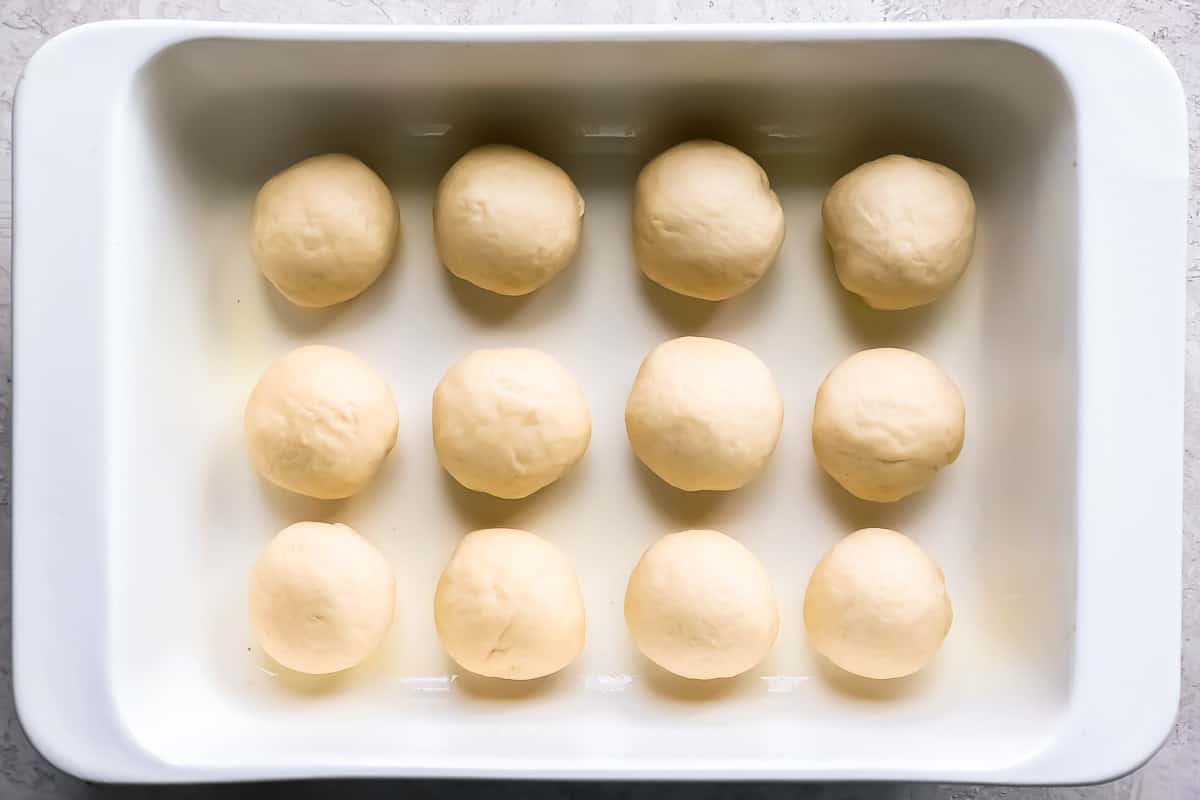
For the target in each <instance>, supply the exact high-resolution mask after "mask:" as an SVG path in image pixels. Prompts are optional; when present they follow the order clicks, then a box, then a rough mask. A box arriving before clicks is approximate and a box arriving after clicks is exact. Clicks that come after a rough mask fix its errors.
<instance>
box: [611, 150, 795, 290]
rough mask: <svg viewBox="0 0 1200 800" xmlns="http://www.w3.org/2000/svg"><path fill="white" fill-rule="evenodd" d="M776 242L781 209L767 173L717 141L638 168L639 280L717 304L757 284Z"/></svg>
mask: <svg viewBox="0 0 1200 800" xmlns="http://www.w3.org/2000/svg"><path fill="white" fill-rule="evenodd" d="M781 244H783V209H782V208H780V206H779V198H777V197H776V196H775V192H773V191H771V183H770V181H769V180H768V179H767V173H766V172H764V171H763V169H762V167H760V166H759V165H758V163H757V162H756V161H755V160H754V159H753V158H751V157H750V156H748V155H746V154H745V153H743V152H742V151H741V150H738V149H737V148H736V147H730V146H729V145H727V144H722V143H721V142H713V141H710V140H707V139H697V140H695V141H691V142H684V143H683V144H679V145H676V146H675V147H672V148H671V149H670V150H667V151H666V152H665V153H662V154H661V155H659V156H658V157H657V158H655V159H654V160H653V161H651V162H650V163H649V164H647V165H646V166H645V167H644V168H643V169H642V172H641V174H640V175H638V179H637V187H636V188H635V190H634V197H633V249H634V254H635V256H636V258H637V262H638V266H639V267H641V269H642V272H644V273H646V277H647V278H649V279H650V280H652V281H654V282H655V283H657V284H659V285H661V286H664V287H666V288H667V289H670V290H671V291H673V292H678V293H679V294H684V295H687V296H688V297H697V298H699V299H701V300H725V299H728V298H730V297H734V296H735V295H739V294H741V293H742V292H744V291H746V290H747V289H749V288H750V287H751V286H753V285H754V284H756V283H758V280H759V278H761V277H762V276H763V275H764V274H766V272H767V270H768V269H770V268H771V264H772V262H774V261H775V255H776V254H777V253H778V252H779V246H780V245H781Z"/></svg>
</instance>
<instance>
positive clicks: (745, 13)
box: [0, 0, 1200, 800]
mask: <svg viewBox="0 0 1200 800" xmlns="http://www.w3.org/2000/svg"><path fill="white" fill-rule="evenodd" d="M137 17H142V18H172V19H181V18H188V19H215V20H230V21H233V20H243V21H262V22H319V23H376V24H379V23H388V24H398V25H400V24H406V23H439V24H496V23H581V22H593V23H600V22H604V23H629V22H636V23H662V22H768V21H774V22H809V21H820V22H843V21H878V20H888V21H900V20H904V21H914V20H936V19H981V18H1003V17H1089V18H1096V19H1104V20H1111V21H1114V22H1119V23H1122V24H1124V25H1128V26H1130V27H1132V28H1135V29H1136V30H1138V31H1140V32H1142V33H1143V34H1145V35H1146V36H1148V37H1150V38H1151V39H1152V40H1153V41H1154V42H1155V43H1156V44H1157V45H1158V46H1159V47H1160V48H1162V50H1163V51H1164V52H1165V53H1166V55H1167V57H1168V58H1169V59H1170V60H1171V62H1172V64H1173V65H1174V66H1175V69H1176V70H1177V71H1178V73H1179V75H1180V77H1181V79H1182V80H1183V83H1184V86H1185V89H1186V91H1187V102H1188V110H1189V122H1190V131H1191V139H1190V150H1191V156H1192V158H1191V164H1192V166H1191V176H1192V178H1191V188H1192V192H1191V193H1192V199H1191V202H1190V208H1189V223H1190V224H1189V230H1188V236H1189V243H1190V245H1191V252H1190V256H1189V257H1190V261H1189V267H1188V296H1187V311H1188V377H1187V398H1186V403H1187V422H1188V424H1187V430H1186V442H1185V444H1186V452H1187V455H1186V463H1185V470H1184V542H1183V547H1184V571H1185V574H1184V598H1183V601H1184V632H1183V633H1184V645H1183V647H1184V664H1183V684H1182V697H1181V704H1180V712H1179V719H1178V722H1177V724H1176V727H1175V730H1174V732H1173V733H1172V735H1171V737H1170V738H1169V739H1168V741H1167V744H1166V746H1165V747H1164V748H1163V750H1162V751H1161V752H1160V753H1159V754H1158V755H1157V756H1155V758H1154V759H1153V760H1152V761H1151V762H1150V763H1149V764H1148V765H1147V766H1146V767H1144V768H1143V769H1142V770H1140V771H1138V772H1137V773H1135V774H1133V775H1131V776H1129V777H1127V778H1124V779H1122V780H1119V781H1116V782H1114V783H1111V784H1106V785H1104V786H1099V787H1091V788H1068V789H1004V788H1000V787H991V788H988V787H971V786H882V785H877V786H840V787H819V786H800V787H797V786H790V785H779V786H763V785H749V786H743V787H737V788H736V789H733V788H731V787H727V786H726V787H721V786H705V785H691V786H675V787H652V786H648V785H641V786H638V785H632V784H599V785H591V786H586V787H585V786H578V785H577V786H572V787H566V786H564V785H559V784H532V785H531V784H510V785H503V786H501V785H496V784H486V783H441V784H434V783H427V782H421V783H419V784H412V785H406V786H405V787H404V788H400V789H398V788H397V787H396V786H394V785H391V784H383V783H362V782H359V783H351V784H346V785H344V786H338V787H336V788H335V787H334V786H332V785H331V784H329V783H320V784H311V783H310V784H302V785H299V786H295V785H293V787H292V788H291V789H290V790H289V794H294V795H296V796H299V797H309V796H311V797H324V796H328V795H330V794H333V793H336V794H338V795H352V796H355V797H357V796H369V797H375V796H378V797H384V796H388V797H391V796H395V795H396V793H397V792H398V791H400V792H405V793H406V794H407V793H416V794H419V795H421V796H437V797H447V798H451V797H452V798H459V797H465V796H469V795H473V794H480V795H486V796H489V797H514V798H516V797H532V796H541V797H551V796H555V797H557V796H562V795H566V794H568V793H570V794H579V795H583V796H586V797H589V798H594V799H595V800H599V799H600V798H602V797H603V798H607V797H623V798H624V797H628V798H633V797H641V796H645V797H655V798H660V797H662V796H664V795H674V796H679V797H689V798H690V797H713V798H716V797H725V796H729V795H731V794H736V795H739V796H746V797H751V798H756V800H771V799H772V798H776V797H778V798H783V797H797V796H798V797H803V798H813V800H816V798H822V799H828V800H834V799H835V798H836V799H837V800H850V798H856V799H858V800H876V799H879V798H896V799H897V800H934V799H935V798H937V799H938V800H968V798H1009V799H1010V800H1018V799H1019V798H1030V799H1031V800H1032V798H1038V799H1039V800H1066V799H1067V798H1085V797H1086V798H1103V799H1105V800H1116V799H1117V798H1146V800H1185V798H1188V799H1190V798H1198V797H1200V740H1198V738H1197V737H1198V732H1197V727H1200V707H1198V706H1197V703H1198V701H1200V649H1198V647H1200V646H1198V644H1197V641H1196V640H1197V636H1198V635H1200V594H1198V589H1200V556H1198V553H1200V485H1198V484H1197V477H1198V475H1197V471H1196V468H1195V461H1194V459H1193V451H1194V449H1195V448H1196V447H1198V446H1200V432H1198V431H1197V429H1196V425H1195V423H1196V422H1197V421H1198V420H1200V416H1198V414H1197V412H1198V411H1200V399H1198V396H1197V391H1196V390H1197V389H1198V388H1200V378H1198V377H1197V376H1198V373H1197V367H1198V366H1200V360H1198V359H1200V330H1198V328H1197V325H1198V324H1200V293H1198V292H1197V288H1200V247H1198V245H1200V168H1198V166H1197V162H1198V161H1200V133H1198V129H1200V0H947V2H942V3H939V2H936V0H810V2H799V1H798V0H490V2H488V1H486V0H485V1H484V2H470V1H469V0H441V1H439V0H244V1H243V2H238V0H141V1H140V2H137V1H135V0H4V2H3V4H2V6H0V368H2V369H3V375H4V381H3V383H0V410H2V412H3V413H2V415H0V532H2V535H3V536H4V537H5V538H7V537H8V534H9V532H10V528H11V516H10V513H9V496H10V495H9V475H8V469H9V449H10V446H11V437H10V433H9V419H10V415H9V413H8V410H9V408H10V397H11V386H12V367H11V361H12V359H11V352H12V348H11V344H12V343H11V332H10V315H11V308H10V306H9V294H10V293H9V286H8V284H9V280H10V267H11V248H10V238H11V221H12V211H13V209H12V206H11V203H10V196H11V191H10V189H11V180H12V166H11V159H10V155H11V152H12V120H11V111H12V102H13V94H14V90H15V86H16V83H17V80H18V77H19V75H20V73H21V70H22V68H23V67H24V64H25V61H26V60H27V59H28V58H29V56H30V55H32V54H33V52H34V51H35V50H36V49H37V48H38V47H39V46H41V44H42V43H44V42H45V41H46V40H47V39H48V38H49V37H51V36H53V35H55V34H57V33H59V32H61V31H64V30H67V29H68V28H72V27H74V26H76V25H80V24H83V23H86V22H91V21H94V20H101V19H122V18H137ZM8 560H9V548H8V547H7V546H3V547H0V674H2V675H3V676H4V679H5V684H6V685H5V687H4V689H3V691H0V719H2V721H3V727H2V728H0V797H3V798H5V799H6V800H26V799H27V798H49V797H67V798H92V797H102V796H103V797H120V798H124V797H151V796H155V797H157V796H159V794H158V790H155V789H127V790H121V789H109V788H99V787H95V786H91V785H88V784H84V783H82V782H80V781H78V780H76V779H74V778H72V777H69V776H67V775H64V774H63V773H61V772H59V771H58V770H56V769H55V768H54V767H52V766H50V765H49V764H48V763H46V761H45V760H44V759H42V758H41V757H40V756H39V755H38V754H37V753H36V752H35V751H34V750H33V748H32V747H31V746H30V744H29V742H28V741H27V740H26V739H25V737H24V734H23V733H22V732H21V729H20V726H19V724H18V722H17V720H16V714H15V710H14V708H13V701H12V691H11V668H10V664H11V631H10V628H11V622H10V608H9V606H10V602H11V601H10V592H9V586H8V582H9V564H8ZM257 794H258V792H257V791H254V790H252V789H250V788H247V787H240V788H239V787H222V788H220V789H213V790H209V789H197V788H193V789H187V788H182V789H179V790H174V791H170V792H168V795H169V796H172V797H173V796H184V797H211V796H217V797H243V796H253V795H257ZM270 794H273V793H272V792H270V791H269V790H265V791H264V795H268V796H269V795H270Z"/></svg>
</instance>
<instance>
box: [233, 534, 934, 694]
mask: <svg viewBox="0 0 1200 800" xmlns="http://www.w3.org/2000/svg"><path fill="white" fill-rule="evenodd" d="M395 584H396V581H395V576H394V574H393V572H392V570H391V568H390V566H389V565H388V563H387V560H386V559H385V558H384V556H383V555H382V554H381V553H380V552H379V551H378V550H377V549H376V548H375V547H374V546H373V545H372V544H371V543H370V542H368V541H367V540H366V539H365V538H363V537H362V536H360V535H359V534H358V533H357V532H355V531H354V530H353V529H352V528H350V527H348V526H346V525H337V524H334V525H330V524H326V523H321V522H300V523H297V524H295V525H292V526H290V527H288V528H285V529H284V530H283V531H282V532H280V533H279V534H278V535H276V536H275V538H274V539H273V540H272V541H271V542H270V544H268V545H267V547H266V549H265V550H264V551H263V553H262V555H261V556H260V557H259V558H258V560H257V562H256V563H255V565H254V568H253V570H252V572H251V575H250V592H249V615H250V623H251V629H252V631H253V633H254V636H255V638H256V639H257V641H258V642H259V644H260V646H261V647H262V648H263V649H264V650H265V651H266V652H267V654H268V655H270V656H271V657H272V658H274V659H275V660H276V661H278V662H279V663H280V664H282V665H283V666H285V667H287V668H289V669H292V670H296V671H298V672H305V673H310V674H326V673H331V672H338V671H340V670H344V669H348V668H350V667H353V666H355V665H356V664H358V663H360V662H361V661H362V660H363V659H365V658H366V657H367V656H369V655H370V654H371V652H372V651H373V650H375V648H376V647H378V646H379V644H380V643H381V642H382V641H383V639H384V637H385V636H386V635H387V632H388V630H389V629H390V627H391V624H392V618H393V614H394V609H395V602H396V599H395V593H396V588H395ZM952 618H953V613H952V611H951V607H950V599H949V597H948V596H947V594H946V586H945V580H944V578H943V576H942V571H941V569H939V568H938V565H937V564H936V563H934V561H933V560H932V559H930V558H929V556H927V555H926V554H925V552H924V551H923V550H922V549H921V548H920V547H919V546H918V545H917V544H916V543H914V542H913V541H912V540H911V539H909V538H908V537H906V536H904V535H902V534H900V533H897V532H896V531H891V530H884V529H881V528H869V529H864V530H860V531H856V532H854V533H852V534H850V535H849V536H847V537H846V538H845V539H843V540H842V541H840V542H838V543H837V544H836V545H834V546H833V547H832V548H831V549H830V550H829V551H828V552H827V553H826V554H825V555H824V557H822V559H821V560H820V562H819V563H818V564H817V566H816V568H815V569H814V570H813V573H812V576H811V577H810V578H809V582H808V588H807V590H806V591H805V595H804V625H805V628H806V630H807V631H808V636H809V640H810V641H811V642H812V645H813V647H814V648H815V649H816V650H817V651H818V652H819V653H821V654H822V655H823V656H825V657H826V658H828V659H829V660H830V661H832V662H833V663H834V664H836V665H837V666H839V667H841V668H842V669H844V670H846V671H848V672H851V673H854V674H857V675H861V676H864V677H867V678H875V679H888V678H898V677H902V676H904V675H909V674H912V673H914V672H916V671H917V670H919V669H921V668H922V667H924V666H925V665H926V664H927V663H928V662H929V661H930V660H931V659H932V658H933V657H934V655H935V654H936V653H937V651H938V649H939V648H940V647H941V644H942V641H943V639H944V638H945V636H946V634H947V633H948V631H949V629H950V624H951V621H952ZM625 622H626V625H627V627H628V629H629V633H630V635H631V637H632V638H633V641H634V643H635V644H636V645H637V647H638V649H639V650H640V651H641V652H642V654H643V655H645V656H646V657H647V658H649V659H650V660H651V661H653V662H654V663H655V664H657V665H659V666H660V667H662V668H663V669H665V670H667V671H669V672H672V673H674V674H676V675H679V676H681V677H684V678H692V679H700V680H707V679H713V678H728V677H732V676H735V675H739V674H741V673H743V672H745V671H747V670H749V669H751V668H753V667H754V666H755V665H756V664H758V663H759V662H761V661H762V660H763V658H765V657H766V655H767V653H768V652H769V651H770V650H771V648H772V646H773V645H774V644H775V639H776V636H777V635H778V633H779V604H778V601H777V600H776V597H775V593H774V591H773V590H772V588H771V584H770V581H769V579H768V577H767V573H766V571H765V570H764V569H763V567H762V564H761V563H760V562H759V560H758V559H757V558H756V557H755V556H754V554H753V553H751V552H750V551H749V550H748V549H746V548H745V547H744V546H742V545H741V544H739V543H738V542H737V541H735V540H734V539H732V538H730V537H729V536H726V535H725V534H723V533H719V532H717V531H711V530H689V531H682V532H680V533H673V534H669V535H667V536H664V537H662V538H661V539H659V540H658V541H657V542H656V543H655V544H653V545H652V546H651V547H650V548H649V549H647V550H646V552H645V553H644V554H643V555H642V557H641V560H640V561H638V563H637V565H636V566H635V567H634V568H633V572H632V573H631V574H630V576H629V582H628V585H627V588H626V591H625ZM434 624H435V626H436V628H437V634H438V638H439V640H440V641H441V644H442V647H443V648H444V649H445V651H446V653H447V654H448V655H449V656H450V657H451V658H452V659H453V660H454V661H455V662H456V663H457V664H458V665H459V666H461V667H462V668H463V669H466V670H468V671H470V672H473V673H476V674H479V675H484V676H487V677H493V678H506V679H510V680H528V679H532V678H539V677H543V676H545V675H549V674H551V673H554V672H557V671H559V670H560V669H562V668H563V667H566V666H567V665H568V664H570V663H571V661H573V660H574V659H575V657H576V656H578V655H579V653H580V652H581V651H582V650H583V645H584V639H585V630H586V621H585V613H584V606H583V596H582V594H581V592H580V588H579V580H578V578H577V577H576V575H575V571H574V569H573V568H572V566H571V564H570V562H569V561H568V560H567V558H566V556H565V555H563V553H562V552H561V551H560V550H559V549H558V548H557V547H555V546H554V545H553V544H551V543H550V542H548V541H546V540H545V539H542V538H541V537H539V536H536V535H534V534H532V533H528V532H526V531H519V530H512V529H500V528H493V529H488V530H479V531H474V532H472V533H469V534H467V535H466V537H464V538H463V540H462V542H461V543H460V544H459V546H458V548H457V549H456V550H455V552H454V554H453V555H452V556H451V558H450V561H449V563H447V565H446V567H445V569H444V570H443V572H442V574H441V577H440V578H439V580H438V583H437V589H436V591H435V594H434Z"/></svg>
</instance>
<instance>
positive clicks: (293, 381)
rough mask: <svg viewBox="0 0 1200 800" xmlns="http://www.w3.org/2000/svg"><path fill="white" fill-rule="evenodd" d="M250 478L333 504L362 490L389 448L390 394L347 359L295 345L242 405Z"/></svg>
mask: <svg viewBox="0 0 1200 800" xmlns="http://www.w3.org/2000/svg"><path fill="white" fill-rule="evenodd" d="M244 424H245V431H246V446H247V448H248V449H249V451H250V460H251V461H252V462H253V463H254V468H255V469H256V470H258V473H259V474H260V475H262V476H263V477H264V478H266V479H267V480H268V481H270V482H271V483H273V484H275V485H276V486H279V487H282V488H284V489H287V490H288V491H292V492H297V493H298V494H304V495H308V496H309V497H318V498H321V499H323V500H335V499H338V498H342V497H349V496H350V495H352V494H354V493H355V492H357V491H358V490H359V489H362V488H363V487H364V486H366V485H367V483H368V482H369V481H370V480H371V478H372V477H373V476H374V475H375V473H376V472H377V471H378V470H379V467H380V465H381V464H383V460H384V459H385V458H386V457H387V454H388V453H390V452H391V451H392V448H393V447H394V446H395V444H396V431H397V429H398V427H399V420H398V418H397V414H396V400H395V398H393V397H392V390H391V389H389V388H388V386H387V384H386V383H384V382H383V380H382V379H380V377H379V376H378V375H377V374H376V373H375V371H374V370H373V369H371V367H370V365H368V364H367V362H365V361H363V360H362V359H361V358H359V357H358V356H356V355H354V354H353V353H349V352H347V351H345V350H339V349H338V348H336V347H326V346H324V345H312V346H309V347H300V348H297V349H295V350H293V351H292V352H290V353H288V354H287V355H285V356H283V357H282V358H280V359H279V360H278V361H276V362H275V363H274V364H272V365H271V366H270V367H268V368H267V371H266V372H264V373H263V376H262V378H260V379H259V381H258V384H257V385H256V386H255V387H254V390H253V391H252V392H251V393H250V399H249V400H248V401H247V402H246V414H245V418H244Z"/></svg>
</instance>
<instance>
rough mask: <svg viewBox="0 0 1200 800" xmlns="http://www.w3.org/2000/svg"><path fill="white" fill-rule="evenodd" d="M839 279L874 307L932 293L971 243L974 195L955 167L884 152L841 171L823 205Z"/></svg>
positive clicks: (951, 280) (952, 278)
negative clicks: (851, 169) (880, 156)
mask: <svg viewBox="0 0 1200 800" xmlns="http://www.w3.org/2000/svg"><path fill="white" fill-rule="evenodd" d="M821 219H822V222H823V223H824V228H825V239H826V240H827V241H828V242H829V247H830V249H832V250H833V264H834V267H835V268H836V270H837V276H838V280H840V281H841V282H842V286H845V287H846V289H848V290H849V291H851V292H854V293H855V294H857V295H860V296H861V297H862V299H863V300H864V301H866V303H867V305H869V306H871V307H872V308H878V309H885V310H898V309H902V308H912V307H913V306H920V305H924V304H925V303H931V302H933V301H934V300H937V299H938V298H939V297H941V296H942V295H943V294H945V293H946V291H947V290H949V289H950V287H951V286H953V285H954V284H955V283H956V282H957V281H958V279H959V277H960V276H961V275H962V273H963V270H965V269H966V268H967V262H968V261H970V260H971V251H972V249H973V248H974V247H975V198H974V197H973V196H972V195H971V187H970V186H968V185H967V182H966V181H965V180H963V179H962V176H960V175H959V174H958V173H957V172H955V171H954V170H952V169H950V168H949V167H944V166H942V165H941V164H935V163H933V162H932V161H923V160H921V159H919V158H909V157H908V156H884V157H883V158H880V159H877V160H875V161H871V162H869V163H867V164H863V165H862V166H861V167H859V168H858V169H856V170H854V171H853V172H851V173H849V174H848V175H845V176H843V177H842V178H841V179H840V180H839V181H838V182H837V183H835V184H834V185H833V188H832V189H830V190H829V194H828V195H826V197H825V203H824V205H823V206H822V207H821Z"/></svg>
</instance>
